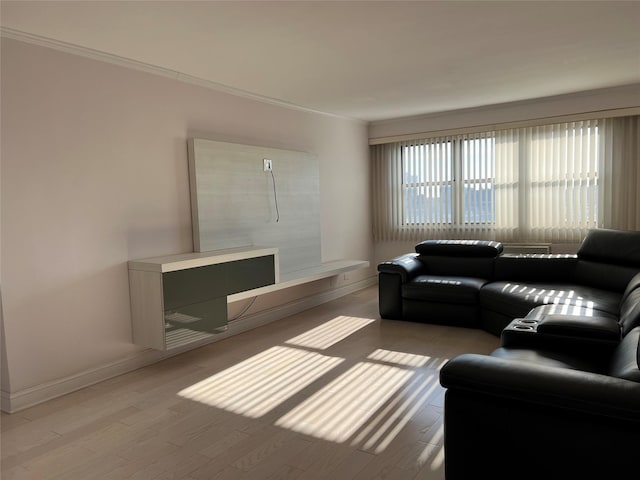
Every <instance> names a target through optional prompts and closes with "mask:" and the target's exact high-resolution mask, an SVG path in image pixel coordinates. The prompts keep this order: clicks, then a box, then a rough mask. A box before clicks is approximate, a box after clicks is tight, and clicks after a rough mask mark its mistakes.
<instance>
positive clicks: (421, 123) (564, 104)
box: [369, 84, 640, 264]
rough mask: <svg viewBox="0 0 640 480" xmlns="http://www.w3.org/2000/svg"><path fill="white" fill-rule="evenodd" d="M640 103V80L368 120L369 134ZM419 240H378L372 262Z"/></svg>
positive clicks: (560, 248) (556, 248)
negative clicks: (498, 102) (440, 111)
mask: <svg viewBox="0 0 640 480" xmlns="http://www.w3.org/2000/svg"><path fill="white" fill-rule="evenodd" d="M638 106H640V84H634V85H626V86H623V87H618V88H608V89H600V90H593V91H590V92H577V93H573V94H569V95H561V96H556V97H549V98H541V99H537V100H528V101H522V102H513V103H505V104H501V105H491V106H488V107H482V108H472V109H465V110H457V111H450V112H442V113H438V114H430V115H421V116H415V117H407V118H398V119H392V120H386V121H379V122H372V123H371V124H369V138H370V139H376V138H378V139H379V138H384V137H394V136H402V135H410V134H413V133H425V132H427V133H428V132H437V131H440V130H455V129H462V128H471V127H477V126H482V125H493V124H500V123H509V122H520V121H528V120H536V119H542V118H550V117H558V116H563V115H576V114H582V113H589V112H599V111H606V110H616V109H625V108H630V107H638ZM416 243H417V242H406V241H402V242H375V245H374V255H373V263H374V264H377V263H379V262H382V261H384V260H388V259H390V258H393V257H395V256H398V255H401V254H403V253H408V252H413V251H414V247H415V244H416ZM578 246H579V245H552V252H554V253H572V252H575V251H577V248H578Z"/></svg>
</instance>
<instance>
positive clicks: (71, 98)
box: [0, 38, 375, 403]
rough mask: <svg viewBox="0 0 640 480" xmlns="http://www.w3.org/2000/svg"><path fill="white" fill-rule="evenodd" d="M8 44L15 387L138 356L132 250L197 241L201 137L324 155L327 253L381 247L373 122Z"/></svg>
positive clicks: (359, 253) (361, 275)
mask: <svg viewBox="0 0 640 480" xmlns="http://www.w3.org/2000/svg"><path fill="white" fill-rule="evenodd" d="M1 53H2V57H1V59H2V78H1V88H2V90H1V99H2V112H1V113H2V130H1V135H2V149H1V155H2V175H1V180H2V190H1V192H2V202H1V204H2V230H1V234H2V239H1V244H0V245H1V248H2V265H1V268H2V272H1V278H2V308H3V313H4V315H3V321H4V333H5V336H6V337H5V340H6V352H4V353H5V354H6V359H7V362H6V363H7V365H6V366H7V371H8V375H9V377H10V379H11V382H10V387H9V382H4V381H3V389H7V388H10V391H9V392H7V391H4V392H3V394H4V397H5V400H6V399H7V397H8V398H9V400H14V403H24V402H20V401H19V400H18V399H19V398H21V396H28V394H29V393H30V392H33V391H37V390H38V389H46V387H47V386H48V385H52V384H56V383H58V384H60V385H61V387H60V388H59V389H58V390H59V391H60V392H61V393H63V391H64V389H65V388H66V387H64V385H68V386H69V387H68V388H72V387H71V386H72V385H73V386H75V387H77V384H78V382H77V381H75V382H74V381H73V379H74V378H84V377H83V376H86V378H89V377H91V375H88V373H87V372H89V373H90V372H94V375H93V377H91V378H98V379H99V377H100V375H102V374H105V375H106V372H108V371H109V368H108V367H109V366H110V365H114V364H118V363H119V362H127V361H129V360H131V359H135V358H136V357H139V356H140V355H142V353H143V352H142V351H141V349H140V348H138V347H136V346H135V345H133V344H132V343H131V325H130V314H129V289H128V280H127V264H126V262H127V260H129V259H136V258H144V257H149V256H154V255H167V254H174V253H183V252H190V251H192V234H191V215H190V200H189V180H188V162H187V138H188V137H190V136H198V137H201V138H209V139H213V140H220V141H230V142H237V143H246V144H252V145H262V146H267V147H273V148H283V149H291V150H302V151H309V152H313V153H315V154H317V155H318V158H319V164H320V193H321V228H322V259H323V261H329V260H334V259H340V258H352V259H363V260H371V257H372V241H371V224H370V215H369V161H368V147H367V132H366V125H365V124H363V123H359V122H355V121H351V120H346V119H340V118H335V117H331V116H326V115H320V114H315V113H308V112H304V111H300V110H294V109H288V108H283V107H279V106H275V105H272V104H267V103H261V102H258V101H255V100H251V99H246V98H240V97H236V96H232V95H228V94H224V93H221V92H217V91H213V90H210V89H207V88H204V87H199V86H195V85H191V84H186V83H181V82H178V81H176V80H173V79H169V78H165V77H161V76H156V75H153V74H150V73H146V72H141V71H136V70H131V69H127V68H124V67H121V66H116V65H112V64H108V63H103V62H99V61H95V60H91V59H87V58H84V57H80V56H74V55H71V54H67V53H63V52H59V51H56V50H52V49H48V48H44V47H41V46H35V45H30V44H27V43H22V42H19V41H14V40H8V39H4V38H3V39H2V52H1ZM374 274H375V273H374V267H372V268H370V269H368V270H366V271H358V272H353V275H350V276H349V278H350V281H352V282H358V281H360V280H362V279H366V278H369V279H370V278H371V277H372V276H374ZM332 285H335V282H333V283H329V282H328V281H327V282H316V283H314V284H309V285H307V286H305V287H297V288H295V289H290V290H287V291H282V292H278V293H277V294H272V295H270V296H267V298H265V299H260V301H259V302H256V305H255V306H254V307H253V310H252V311H254V312H255V310H256V308H257V309H260V308H262V309H273V308H274V306H277V305H279V304H286V303H287V302H291V301H292V300H293V299H296V298H300V297H304V296H310V295H314V294H317V293H318V292H321V291H323V290H326V289H327V288H331V286H332ZM230 313H231V314H232V312H230ZM100 372H104V373H100ZM50 391H51V389H50ZM25 398H26V397H25ZM34 398H37V395H36V396H35V397H34ZM25 401H26V400H25Z"/></svg>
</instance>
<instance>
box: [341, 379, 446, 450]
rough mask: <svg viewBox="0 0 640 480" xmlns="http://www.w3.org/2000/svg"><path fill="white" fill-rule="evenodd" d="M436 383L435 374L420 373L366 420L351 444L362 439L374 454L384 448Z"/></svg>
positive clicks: (357, 443)
mask: <svg viewBox="0 0 640 480" xmlns="http://www.w3.org/2000/svg"><path fill="white" fill-rule="evenodd" d="M438 385H439V383H438V381H437V378H436V376H435V375H433V374H431V375H427V376H423V375H419V376H418V378H416V379H415V380H413V381H411V382H410V383H408V384H407V385H406V386H405V388H404V390H403V391H402V392H399V393H398V394H397V395H396V396H395V398H394V399H393V401H391V402H389V403H388V404H387V405H386V406H385V408H384V409H382V410H381V411H380V412H378V414H377V415H376V417H375V418H372V419H371V420H370V421H369V422H367V426H366V428H364V429H362V431H361V432H360V433H359V434H358V436H357V437H356V438H355V439H354V441H353V442H352V444H353V445H359V444H361V443H362V442H364V448H365V450H373V451H374V453H380V452H382V451H384V450H385V449H386V448H387V447H388V446H389V444H390V443H391V442H392V441H393V439H394V438H396V437H397V436H398V434H399V433H400V432H401V431H402V429H403V428H404V427H405V426H406V425H407V423H408V422H409V421H410V420H411V419H412V418H413V416H414V415H415V414H416V413H417V412H418V411H419V410H420V409H421V408H422V407H423V405H424V404H425V403H426V402H427V401H428V400H429V399H430V398H431V394H432V393H433V392H434V391H435V390H436V388H437V387H438Z"/></svg>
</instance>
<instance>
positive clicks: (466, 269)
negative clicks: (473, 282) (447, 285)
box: [415, 240, 503, 279]
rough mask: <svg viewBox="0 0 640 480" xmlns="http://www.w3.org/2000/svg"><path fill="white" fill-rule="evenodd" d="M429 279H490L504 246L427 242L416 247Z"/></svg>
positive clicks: (496, 243) (467, 241) (463, 241)
mask: <svg viewBox="0 0 640 480" xmlns="http://www.w3.org/2000/svg"><path fill="white" fill-rule="evenodd" d="M415 250H416V253H418V260H420V261H421V262H422V263H423V265H424V273H425V274H427V275H453V276H468V277H476V278H484V279H490V278H492V276H493V261H494V259H495V257H496V256H498V255H500V253H502V250H503V246H502V244H501V243H500V242H491V241H487V240H425V241H423V242H420V243H419V244H417V245H416V247H415Z"/></svg>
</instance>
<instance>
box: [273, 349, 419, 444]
mask: <svg viewBox="0 0 640 480" xmlns="http://www.w3.org/2000/svg"><path fill="white" fill-rule="evenodd" d="M412 374H413V372H411V371H408V370H405V369H402V368H397V367H392V366H388V365H379V364H374V363H368V362H361V363H357V364H356V365H354V366H353V367H352V368H351V369H349V370H348V371H347V372H345V373H344V374H342V375H341V376H340V377H338V378H336V379H335V380H333V381H332V382H330V383H329V384H328V385H326V386H325V387H324V388H322V389H321V390H319V391H318V392H317V393H315V394H314V395H312V396H311V397H309V398H308V399H307V400H306V401H304V402H302V403H301V404H300V405H298V406H297V407H296V408H294V409H292V410H291V411H290V412H289V413H287V414H286V415H284V416H283V417H281V418H280V419H278V420H277V421H276V425H277V426H280V427H284V428H289V429H291V430H293V431H296V432H299V433H303V434H306V435H311V436H313V437H316V438H320V439H323V440H329V441H334V442H345V441H347V440H348V439H349V438H351V437H352V436H353V435H354V434H355V433H356V432H357V431H358V429H359V428H361V427H362V426H363V425H364V424H365V423H366V422H367V421H368V419H369V418H371V417H372V416H373V415H374V414H375V413H376V411H378V410H379V409H380V408H381V407H382V405H383V404H384V403H385V402H386V401H387V400H388V399H389V398H390V397H391V396H393V395H394V394H395V393H396V392H397V391H398V390H399V389H400V388H402V385H403V384H404V383H405V382H406V381H407V380H408V379H409V378H410V377H411V375H412Z"/></svg>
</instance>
